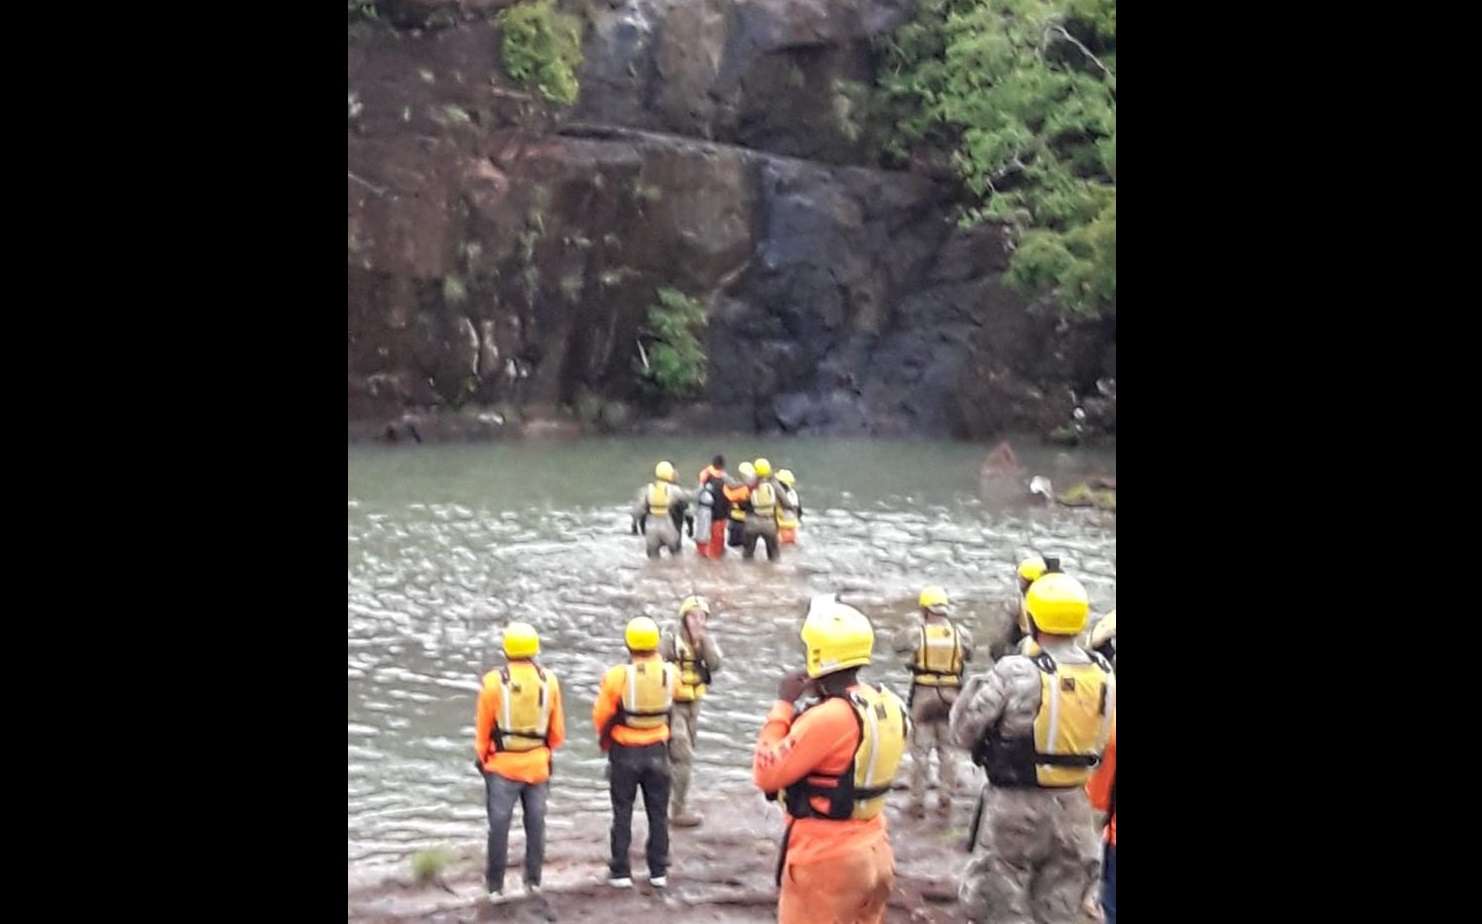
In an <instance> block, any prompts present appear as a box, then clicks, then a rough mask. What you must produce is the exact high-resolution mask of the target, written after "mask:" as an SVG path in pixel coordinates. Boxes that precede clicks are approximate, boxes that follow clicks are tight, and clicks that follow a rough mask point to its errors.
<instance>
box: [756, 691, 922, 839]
mask: <svg viewBox="0 0 1482 924" xmlns="http://www.w3.org/2000/svg"><path fill="white" fill-rule="evenodd" d="M829 699H842V700H844V702H846V703H847V704H848V705H849V708H850V709H851V710H852V711H853V712H854V720H855V721H856V722H857V723H859V746H858V747H857V748H856V749H855V751H854V759H853V760H852V761H850V763H849V766H848V767H846V768H845V770H844V772H843V773H841V774H839V775H838V776H834V775H832V774H825V773H810V774H808V775H807V776H805V777H803V778H802V779H801V780H799V781H798V782H797V783H794V784H793V785H792V786H789V787H787V789H785V790H784V791H783V797H784V799H785V801H786V804H787V811H788V814H790V815H792V816H793V817H794V818H828V819H832V820H835V821H841V820H843V819H846V818H855V819H869V818H874V817H875V816H876V815H879V814H880V813H881V812H882V811H884V809H885V795H886V793H888V792H890V784H891V783H893V782H894V781H895V777H896V773H897V772H898V771H899V770H900V765H901V757H902V755H904V754H905V750H906V740H907V739H908V738H909V737H910V734H911V720H910V718H909V717H908V716H907V714H906V706H905V704H904V703H902V702H901V701H900V698H899V697H898V696H896V695H895V694H894V693H892V692H890V691H889V690H887V689H884V688H883V687H882V688H881V689H878V690H876V689H875V688H873V687H870V686H868V685H866V684H860V685H859V686H857V687H856V688H855V689H853V690H850V691H849V693H848V694H847V695H845V696H833V697H829ZM824 702H828V699H825V700H824ZM818 705H822V703H820V704H818ZM810 708H816V706H815V707H810ZM818 796H821V797H823V798H825V799H827V800H828V803H829V805H828V810H827V811H825V812H820V811H819V810H818V808H817V807H816V806H814V805H813V803H812V801H811V800H812V799H813V798H814V797H818Z"/></svg>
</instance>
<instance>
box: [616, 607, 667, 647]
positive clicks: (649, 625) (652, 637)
mask: <svg viewBox="0 0 1482 924" xmlns="http://www.w3.org/2000/svg"><path fill="white" fill-rule="evenodd" d="M623 640H624V641H625V642H627V643H628V648H629V650H631V651H657V650H658V647H659V624H658V623H656V622H654V621H653V620H652V619H649V618H648V617H647V616H637V617H634V618H633V619H630V620H629V621H628V628H627V630H626V631H624V632H623Z"/></svg>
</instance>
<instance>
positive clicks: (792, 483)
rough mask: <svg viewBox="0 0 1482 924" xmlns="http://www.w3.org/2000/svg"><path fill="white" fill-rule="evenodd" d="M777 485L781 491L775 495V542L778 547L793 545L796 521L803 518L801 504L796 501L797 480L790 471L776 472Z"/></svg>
mask: <svg viewBox="0 0 1482 924" xmlns="http://www.w3.org/2000/svg"><path fill="white" fill-rule="evenodd" d="M777 483H778V484H779V485H781V486H782V490H781V491H779V492H778V495H777V542H778V544H780V545H795V544H797V541H798V521H799V520H800V519H801V518H802V516H803V503H802V501H800V500H799V499H798V491H797V479H795V478H794V477H793V474H792V471H791V470H790V469H785V468H783V469H778V470H777Z"/></svg>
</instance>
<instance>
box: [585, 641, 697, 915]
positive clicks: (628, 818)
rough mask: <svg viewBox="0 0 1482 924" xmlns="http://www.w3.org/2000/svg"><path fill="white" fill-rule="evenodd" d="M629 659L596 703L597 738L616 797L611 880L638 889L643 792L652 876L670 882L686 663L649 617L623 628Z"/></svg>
mask: <svg viewBox="0 0 1482 924" xmlns="http://www.w3.org/2000/svg"><path fill="white" fill-rule="evenodd" d="M623 640H624V642H625V643H626V645H627V646H628V654H629V656H630V659H631V660H630V662H629V663H627V664H619V665H617V666H616V667H613V668H611V669H609V670H608V672H607V674H606V675H605V676H604V677H603V678H602V686H601V688H599V689H598V691H597V700H596V702H594V703H593V704H592V724H593V725H594V726H595V727H596V729H597V743H598V746H599V747H601V748H602V750H603V751H606V752H607V757H608V789H609V791H610V794H611V796H612V845H611V846H612V860H611V861H610V863H609V867H608V879H607V881H608V883H609V884H610V885H612V886H614V887H616V888H619V889H631V888H632V887H633V875H632V868H631V867H632V861H631V860H630V859H629V857H628V850H629V846H630V845H631V844H632V842H633V803H634V801H635V800H636V799H637V797H638V791H639V790H640V789H641V790H643V810H644V812H645V813H646V814H647V815H648V848H647V857H648V881H649V884H650V885H652V886H653V887H654V888H658V889H662V888H664V887H666V886H667V885H668V884H669V880H668V877H667V872H668V868H669V786H670V769H669V713H670V711H671V710H672V709H673V707H674V693H675V691H676V689H677V688H678V686H679V668H678V667H677V666H676V665H673V664H668V663H665V662H664V660H663V659H662V658H660V657H659V626H658V623H656V622H654V621H653V620H652V619H649V618H648V617H647V616H639V617H637V618H635V619H633V620H631V621H630V622H629V623H628V627H627V629H626V630H625V631H624V633H623Z"/></svg>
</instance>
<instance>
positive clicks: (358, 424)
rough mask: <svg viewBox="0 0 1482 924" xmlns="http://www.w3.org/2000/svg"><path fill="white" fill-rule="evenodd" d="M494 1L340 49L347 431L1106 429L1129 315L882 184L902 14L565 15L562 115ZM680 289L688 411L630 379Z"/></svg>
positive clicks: (434, 4)
mask: <svg viewBox="0 0 1482 924" xmlns="http://www.w3.org/2000/svg"><path fill="white" fill-rule="evenodd" d="M506 5H508V4H507V3H506V2H501V0H492V2H474V0H463V2H454V0H424V2H417V3H413V2H401V3H380V4H378V7H384V8H385V13H386V15H384V16H382V17H381V18H380V19H379V20H377V21H374V22H364V23H356V24H352V26H351V28H350V40H349V75H348V76H349V85H350V102H349V122H348V146H349V154H348V156H349V177H348V179H347V195H348V202H349V213H348V225H349V227H348V235H349V243H348V265H347V268H348V296H349V305H348V309H349V310H348V335H349V336H348V345H349V352H348V370H347V371H348V386H349V388H348V417H349V420H350V422H351V427H350V429H351V435H352V437H357V438H377V436H379V437H381V438H384V437H385V435H386V433H387V432H388V427H389V428H390V429H391V432H396V430H397V428H398V427H401V428H403V429H405V430H406V433H405V436H407V437H411V431H412V430H415V431H416V433H417V434H418V435H419V436H420V438H422V439H431V440H437V439H470V438H505V437H508V436H512V435H537V434H542V433H546V434H556V433H565V432H567V431H569V430H571V429H572V427H571V422H573V421H574V422H575V424H576V425H578V426H579V428H580V429H581V430H582V431H583V432H619V433H622V432H640V433H641V432H666V428H675V429H676V430H695V431H707V432H709V431H736V432H745V433H757V434H804V435H820V434H840V435H846V434H847V435H870V436H893V435H908V434H922V435H931V436H941V437H959V438H967V439H981V438H984V437H987V436H991V435H994V434H997V433H1001V432H1005V431H1011V430H1017V431H1028V432H1035V433H1040V434H1044V435H1047V436H1049V435H1055V436H1056V438H1057V439H1060V440H1063V441H1068V442H1073V441H1076V440H1081V439H1087V438H1092V437H1094V436H1095V435H1097V434H1100V433H1107V434H1110V433H1115V418H1116V414H1115V401H1116V399H1115V388H1114V379H1115V375H1116V322H1115V318H1109V319H1100V320H1095V321H1076V322H1072V321H1067V320H1062V319H1060V318H1058V316H1057V313H1056V312H1055V311H1053V310H1052V306H1048V305H1043V304H1032V303H1031V302H1029V301H1028V300H1026V299H1025V297H1024V296H1022V295H1021V294H1019V293H1018V292H1016V291H1014V290H1012V289H1011V288H1010V287H1009V286H1008V285H1007V284H1006V283H1005V281H1004V279H1003V272H1004V269H1005V267H1006V265H1007V258H1008V254H1009V252H1010V248H1009V243H1008V241H1007V238H1006V237H1005V235H1004V234H1003V233H1002V231H1001V229H999V228H997V227H996V226H992V225H985V226H980V227H976V228H972V229H964V228H961V227H958V225H957V223H956V220H955V219H956V208H957V203H956V201H955V199H954V195H955V193H954V190H953V188H952V184H951V183H950V182H947V181H946V179H945V178H944V177H943V176H942V175H941V173H940V171H936V170H933V169H927V168H925V167H922V168H920V169H912V170H884V169H880V168H879V166H878V161H879V151H878V148H877V147H871V144H870V142H869V139H868V138H867V137H865V136H864V135H862V134H861V133H860V129H859V124H858V119H857V116H858V113H857V112H856V111H855V110H854V109H851V106H852V105H853V104H852V103H851V102H850V100H851V99H854V98H855V97H856V96H857V94H858V92H859V88H861V87H868V85H869V84H870V82H871V81H872V79H873V76H872V75H873V69H874V66H875V59H874V57H873V54H874V53H873V51H872V42H874V41H875V40H877V39H879V38H880V37H881V36H883V35H884V34H885V33H887V32H889V31H890V30H891V29H893V28H895V27H896V26H897V25H899V24H900V23H902V22H904V21H905V19H906V18H907V17H908V16H909V15H910V11H911V9H912V8H913V4H912V3H911V2H909V0H839V2H837V3H834V4H830V5H829V6H828V7H827V8H825V7H822V6H820V5H819V4H817V3H816V2H813V0H627V2H621V3H617V4H609V3H607V2H605V0H603V2H596V3H591V4H576V3H572V4H567V5H568V6H569V7H570V8H571V9H572V10H574V11H578V12H580V14H581V15H582V16H583V18H584V20H585V28H584V54H585V63H584V64H583V66H582V69H581V71H580V74H579V77H580V82H581V87H582V90H581V95H580V97H579V98H578V100H577V102H576V104H575V105H574V106H573V107H572V108H571V109H570V110H568V111H565V112H560V113H549V112H536V111H535V109H534V108H533V107H532V105H531V102H530V99H529V97H528V96H527V95H526V94H524V93H523V92H521V90H520V88H518V87H516V86H513V85H512V84H511V83H510V82H509V81H508V80H507V79H506V77H505V76H504V74H503V73H502V71H501V70H500V68H499V64H498V61H499V38H500V36H499V30H498V27H497V25H495V24H494V23H492V22H491V21H490V20H489V18H488V17H489V15H490V14H491V13H493V12H497V10H498V9H499V8H502V7H503V6H506ZM662 287H671V288H675V289H678V290H680V291H682V292H684V293H685V294H686V295H688V296H690V297H692V298H694V299H696V300H698V301H699V302H700V303H701V304H703V305H704V308H705V314H706V318H707V320H708V325H707V328H706V332H705V338H704V347H705V349H706V352H707V354H708V357H709V361H708V368H707V372H708V378H707V383H706V385H705V389H704V394H703V395H702V396H701V399H700V400H699V401H698V402H696V403H694V404H692V405H691V404H687V405H684V406H676V405H672V404H668V403H666V402H664V401H662V400H660V399H658V398H656V397H655V396H654V395H653V394H652V393H651V392H649V391H647V390H646V389H645V387H644V385H643V383H642V382H641V381H640V379H639V376H638V375H637V374H636V373H635V368H636V364H637V363H638V362H639V352H640V351H639V349H638V342H639V339H640V336H641V334H642V330H643V327H644V324H645V319H646V315H647V312H648V310H649V307H650V306H651V305H652V304H653V303H654V301H655V294H656V292H657V290H658V289H659V288H662ZM1108 382H1112V383H1113V385H1112V388H1111V390H1110V393H1109V394H1108V393H1107V391H1106V383H1108ZM398 438H401V437H398ZM412 438H413V439H415V438H416V437H412Z"/></svg>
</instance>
